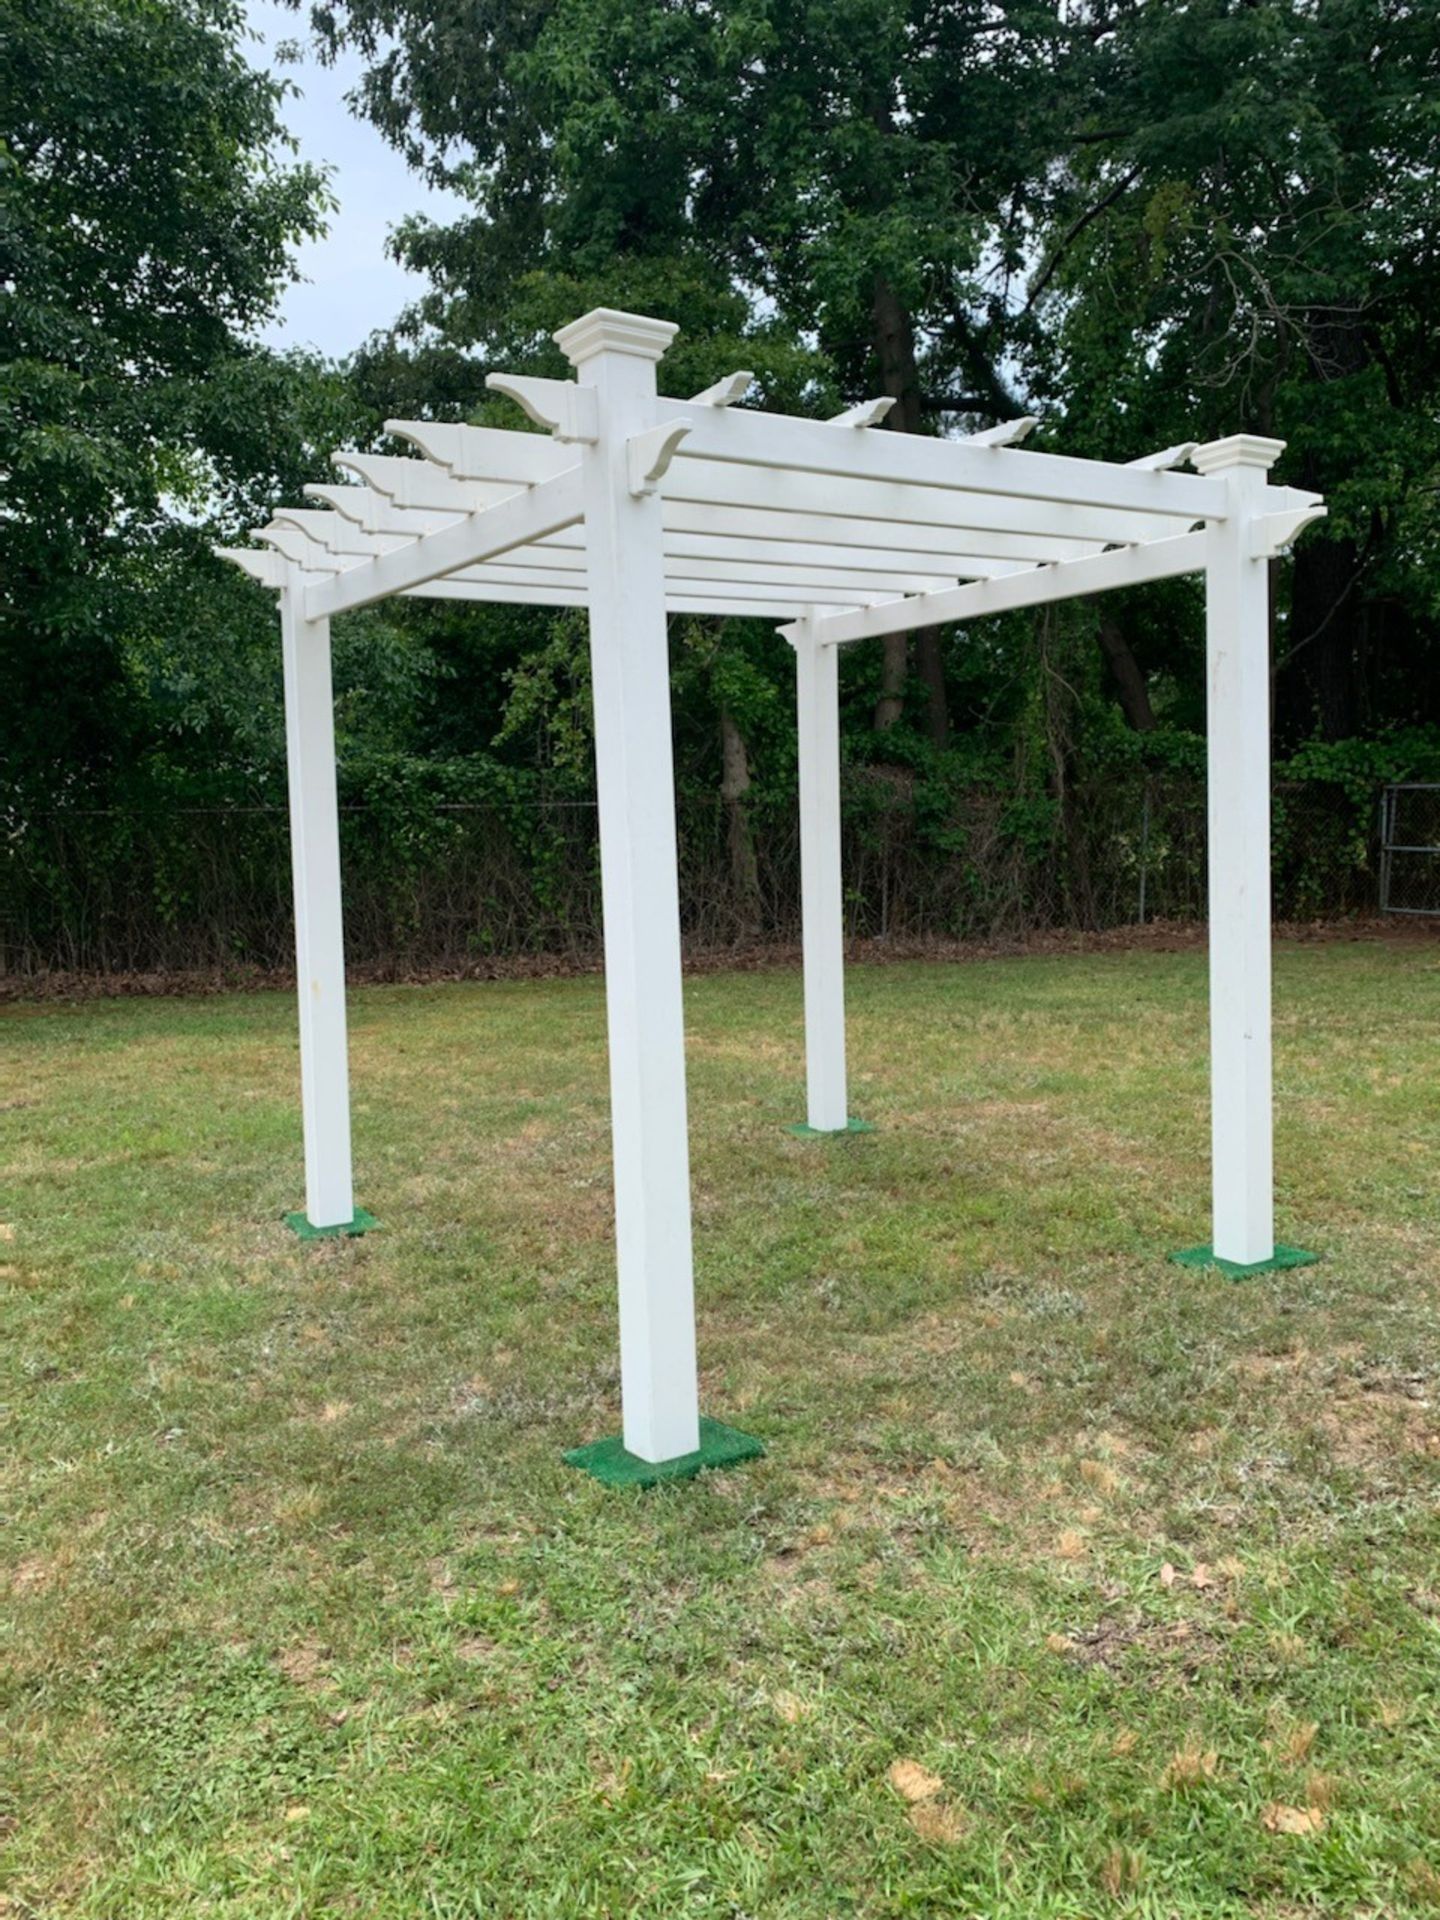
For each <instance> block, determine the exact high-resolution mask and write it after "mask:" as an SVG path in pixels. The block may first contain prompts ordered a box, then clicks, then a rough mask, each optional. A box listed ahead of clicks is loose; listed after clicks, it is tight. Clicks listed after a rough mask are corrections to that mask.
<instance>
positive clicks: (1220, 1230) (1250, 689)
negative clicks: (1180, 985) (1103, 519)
mask: <svg viewBox="0 0 1440 1920" xmlns="http://www.w3.org/2000/svg"><path fill="white" fill-rule="evenodd" d="M1283 450H1284V442H1283V441H1280V440H1262V439H1259V438H1257V437H1255V436H1254V435H1252V434H1235V435H1233V436H1232V437H1231V438H1229V439H1227V440H1217V441H1214V442H1213V443H1211V444H1210V445H1209V446H1203V447H1197V448H1196V450H1195V452H1194V454H1193V456H1192V458H1193V461H1194V464H1195V466H1196V467H1197V468H1198V469H1199V471H1200V472H1201V473H1203V474H1221V475H1223V476H1224V477H1225V479H1226V481H1227V483H1228V488H1229V494H1230V512H1229V516H1228V517H1227V518H1226V519H1225V520H1223V521H1218V522H1215V523H1212V525H1211V527H1210V529H1209V532H1208V534H1207V536H1206V538H1207V550H1206V566H1205V649H1206V661H1207V677H1206V687H1207V720H1206V762H1207V775H1208V785H1209V796H1208V809H1209V843H1210V844H1209V891H1210V1128H1211V1180H1212V1227H1211V1248H1212V1251H1213V1253H1214V1254H1215V1255H1216V1257H1218V1258H1219V1259H1222V1260H1233V1261H1236V1262H1237V1263H1239V1264H1241V1265H1245V1266H1250V1265H1254V1264H1257V1263H1259V1262H1263V1261H1267V1260H1270V1259H1271V1258H1273V1256H1274V1252H1275V1220H1274V1167H1273V1148H1272V1114H1271V1058H1270V576H1269V568H1268V565H1267V562H1266V561H1265V560H1264V559H1259V558H1252V551H1253V547H1252V530H1253V524H1254V521H1255V518H1256V517H1257V514H1258V513H1259V512H1261V511H1263V496H1264V490H1265V474H1266V472H1267V470H1268V469H1269V468H1270V467H1271V466H1273V465H1274V463H1275V461H1276V460H1277V459H1278V458H1279V456H1280V454H1281V453H1282V452H1283Z"/></svg>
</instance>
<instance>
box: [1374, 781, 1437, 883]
mask: <svg viewBox="0 0 1440 1920" xmlns="http://www.w3.org/2000/svg"><path fill="white" fill-rule="evenodd" d="M1380 911H1381V912H1382V913H1428V914H1440V783H1433V782H1432V783H1429V784H1426V783H1422V782H1418V781H1416V782H1410V783H1407V784H1405V785H1401V786H1394V787H1386V789H1385V791H1384V793H1383V795H1382V796H1381V800H1380Z"/></svg>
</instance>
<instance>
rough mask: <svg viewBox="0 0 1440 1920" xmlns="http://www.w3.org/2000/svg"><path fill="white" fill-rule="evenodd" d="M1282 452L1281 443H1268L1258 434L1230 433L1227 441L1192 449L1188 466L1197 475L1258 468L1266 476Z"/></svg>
mask: <svg viewBox="0 0 1440 1920" xmlns="http://www.w3.org/2000/svg"><path fill="white" fill-rule="evenodd" d="M1284 451H1285V442H1284V441H1283V440H1267V439H1265V438H1264V437H1263V436H1262V435H1260V434H1258V433H1232V434H1231V435H1230V437H1229V438H1228V439H1226V440H1210V441H1207V442H1206V444H1205V445H1204V446H1203V447H1195V448H1194V449H1193V450H1192V451H1191V454H1190V464H1191V466H1192V467H1194V469H1195V471H1196V472H1197V473H1223V472H1224V471H1225V470H1226V468H1228V467H1259V468H1260V469H1261V471H1262V472H1266V473H1268V472H1269V470H1270V468H1271V467H1273V466H1274V464H1275V462H1276V461H1277V460H1278V459H1279V458H1280V456H1281V454H1282V453H1283V452H1284Z"/></svg>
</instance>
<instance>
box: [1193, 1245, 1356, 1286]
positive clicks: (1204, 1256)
mask: <svg viewBox="0 0 1440 1920" xmlns="http://www.w3.org/2000/svg"><path fill="white" fill-rule="evenodd" d="M1170 1258H1171V1259H1172V1260H1173V1261H1174V1262H1175V1264H1176V1266H1177V1267H1218V1268H1219V1270H1220V1272H1221V1273H1223V1274H1226V1275H1227V1276H1228V1277H1229V1278H1230V1279H1231V1280H1248V1279H1249V1278H1250V1276H1251V1274H1252V1273H1281V1272H1283V1271H1284V1269H1285V1268H1286V1267H1313V1266H1314V1265H1315V1263H1316V1261H1317V1260H1318V1259H1319V1258H1320V1256H1319V1254H1318V1253H1307V1252H1306V1251H1305V1249H1304V1248H1303V1247H1281V1246H1277V1247H1276V1249H1275V1251H1274V1253H1273V1254H1271V1256H1270V1258H1269V1259H1268V1260H1252V1261H1251V1262H1250V1264H1249V1265H1248V1266H1246V1265H1244V1264H1243V1263H1242V1262H1241V1261H1239V1260H1220V1259H1217V1258H1216V1255H1215V1251H1214V1249H1213V1248H1212V1247H1208V1246H1207V1247H1184V1248H1182V1250H1181V1251H1180V1252H1179V1253H1172V1254H1171V1255H1170Z"/></svg>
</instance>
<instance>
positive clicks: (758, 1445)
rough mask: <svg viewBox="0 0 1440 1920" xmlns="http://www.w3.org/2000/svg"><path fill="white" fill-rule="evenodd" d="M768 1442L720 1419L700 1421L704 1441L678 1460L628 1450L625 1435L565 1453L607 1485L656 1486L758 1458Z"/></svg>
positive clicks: (569, 1461)
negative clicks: (651, 1457)
mask: <svg viewBox="0 0 1440 1920" xmlns="http://www.w3.org/2000/svg"><path fill="white" fill-rule="evenodd" d="M764 1451H765V1448H764V1444H763V1443H762V1442H761V1441H759V1440H757V1439H755V1438H754V1436H753V1435H752V1434H748V1433H737V1432H736V1430H735V1429H734V1427H727V1426H724V1425H722V1423H721V1422H720V1421H719V1420H704V1419H702V1420H701V1422H700V1445H699V1446H698V1447H697V1448H696V1450H695V1452H694V1453H682V1454H681V1455H680V1457H679V1459H678V1460H641V1459H640V1458H638V1456H637V1455H635V1454H633V1453H627V1452H626V1450H625V1443H624V1441H623V1440H621V1439H618V1438H616V1439H611V1440H592V1441H591V1443H590V1445H589V1446H588V1447H574V1448H572V1449H571V1451H570V1452H569V1453H567V1454H566V1455H565V1464H566V1465H567V1466H570V1467H579V1469H580V1471H581V1472H582V1473H588V1474H591V1475H593V1477H594V1478H595V1479H596V1480H603V1481H604V1483H605V1485H606V1486H607V1487H653V1486H657V1485H658V1484H659V1483H660V1481H662V1480H693V1479H694V1478H695V1475H696V1474H697V1473H704V1471H705V1469H706V1468H707V1467H733V1466H736V1465H737V1464H738V1463H739V1462H740V1461H741V1460H758V1459H759V1457H760V1456H761V1454H763V1453H764Z"/></svg>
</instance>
